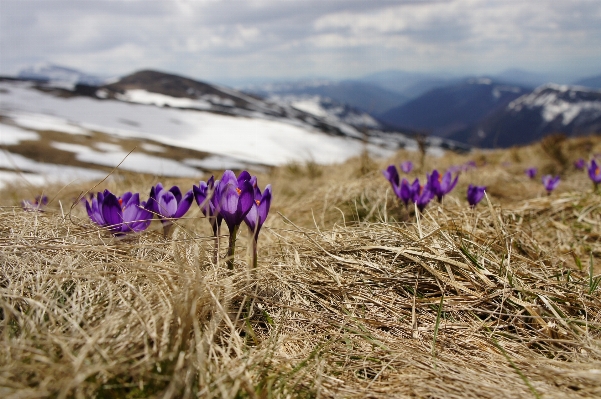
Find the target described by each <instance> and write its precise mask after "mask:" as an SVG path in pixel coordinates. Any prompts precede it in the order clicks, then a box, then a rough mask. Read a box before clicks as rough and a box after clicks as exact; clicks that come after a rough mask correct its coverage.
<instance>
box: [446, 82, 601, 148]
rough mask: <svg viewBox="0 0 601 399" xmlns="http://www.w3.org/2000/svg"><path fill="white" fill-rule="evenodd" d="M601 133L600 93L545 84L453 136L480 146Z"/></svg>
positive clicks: (509, 144)
mask: <svg viewBox="0 0 601 399" xmlns="http://www.w3.org/2000/svg"><path fill="white" fill-rule="evenodd" d="M598 132H601V90H591V89H587V88H584V87H581V86H566V85H556V84H546V85H543V86H540V87H538V88H537V89H535V90H534V91H533V92H532V93H529V94H525V95H523V96H520V97H518V98H516V99H515V100H513V101H511V102H510V103H509V104H508V105H507V106H506V107H504V108H503V109H501V110H499V111H497V112H495V113H494V114H492V115H490V116H489V117H487V118H485V119H483V120H482V121H480V122H479V123H477V124H476V125H474V126H472V127H470V128H469V129H466V130H465V131H463V132H460V133H459V134H458V135H457V136H455V137H453V138H455V139H457V140H461V141H463V140H465V141H467V142H469V143H470V144H475V145H480V146H484V147H497V146H499V147H507V146H511V145H516V144H526V143H529V142H533V141H536V140H540V139H541V138H542V137H543V136H544V135H546V134H549V133H564V134H566V135H584V134H590V133H598Z"/></svg>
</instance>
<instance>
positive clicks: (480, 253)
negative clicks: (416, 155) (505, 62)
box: [0, 141, 601, 398]
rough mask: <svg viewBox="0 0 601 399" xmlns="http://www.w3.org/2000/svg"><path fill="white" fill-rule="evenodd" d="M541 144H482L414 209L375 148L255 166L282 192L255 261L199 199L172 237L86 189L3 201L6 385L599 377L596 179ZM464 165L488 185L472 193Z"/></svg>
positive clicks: (349, 392) (449, 392)
mask: <svg viewBox="0 0 601 399" xmlns="http://www.w3.org/2000/svg"><path fill="white" fill-rule="evenodd" d="M594 145H598V142H597V141H594V144H593V148H594ZM566 148H567V146H566ZM540 151H541V150H540V148H532V147H526V148H518V149H512V150H509V151H496V152H483V153H481V154H480V155H481V156H482V157H484V158H486V165H483V166H481V167H480V168H478V169H477V170H476V171H471V172H468V173H466V174H464V175H463V176H462V177H461V183H460V187H458V188H457V192H456V195H453V196H450V197H448V198H445V201H444V203H443V204H433V205H432V206H431V207H429V208H428V209H427V211H426V213H425V214H424V215H421V216H420V215H417V217H416V215H415V213H414V211H412V210H405V209H404V208H402V207H401V206H399V205H398V203H397V201H396V200H395V199H394V198H392V193H391V192H390V189H389V188H388V183H387V182H386V181H385V180H384V179H383V178H382V177H381V176H380V169H383V166H384V163H382V164H379V166H380V168H378V167H377V166H378V165H376V166H373V165H372V163H374V162H376V161H373V160H370V161H369V163H366V160H365V159H363V160H362V159H356V160H352V161H350V162H348V163H346V164H344V165H334V166H328V167H324V166H320V167H319V170H320V171H321V173H314V171H311V169H310V168H309V166H307V167H295V168H290V167H288V168H278V169H275V170H273V171H270V172H268V173H267V174H265V175H260V176H259V181H260V182H261V183H265V182H271V183H272V184H273V187H274V191H275V195H274V201H275V202H274V204H273V209H272V212H273V213H272V215H271V216H270V219H269V220H268V223H267V226H266V227H265V228H264V232H262V235H261V238H260V240H259V246H260V248H259V251H260V255H259V267H258V268H257V269H252V270H251V269H250V268H249V267H248V264H249V258H248V257H245V256H244V251H245V249H247V248H246V247H247V245H246V240H247V236H245V235H242V236H241V237H240V239H239V246H240V248H241V249H239V250H238V251H237V252H238V253H239V254H241V256H240V257H239V258H238V259H237V260H236V267H235V269H234V270H233V271H230V270H228V269H227V268H225V267H224V265H223V264H215V263H214V260H213V259H214V257H213V255H212V254H213V250H214V248H213V240H212V238H211V237H210V232H209V225H208V222H206V221H204V220H202V217H201V216H202V215H201V214H200V212H198V211H197V210H195V211H194V212H192V213H191V214H190V215H189V216H188V217H187V218H186V219H184V220H181V221H179V222H178V224H177V227H176V229H175V233H174V235H173V237H172V239H170V240H165V239H164V238H163V237H162V235H161V234H160V229H159V226H156V227H155V229H156V231H151V232H150V233H145V234H140V235H136V236H133V237H130V238H128V239H125V240H115V239H113V238H110V236H108V235H107V234H106V233H105V232H103V231H100V230H98V229H96V228H95V227H94V226H93V225H91V224H90V223H89V222H88V221H87V220H86V218H85V214H84V212H83V211H82V209H81V208H79V207H75V208H73V210H72V212H71V214H69V209H68V208H69V207H68V206H65V207H64V209H63V211H62V212H61V211H60V209H59V208H57V206H56V202H55V205H54V207H52V206H51V207H50V208H51V209H50V210H49V212H47V213H31V212H30V213H26V212H23V211H22V210H20V209H18V208H14V207H10V206H4V207H2V208H0V260H1V268H2V269H1V272H0V293H1V295H0V309H1V314H0V316H1V317H0V339H1V340H2V342H1V344H0V348H1V349H0V395H1V396H2V397H6V398H33V397H57V398H67V397H69V398H70V397H77V398H80V397H81V398H86V397H101V398H117V397H129V398H135V397H157V398H159V397H160V398H175V397H178V398H179V397H183V398H189V397H209V398H210V397H224V398H230V397H231V398H234V397H252V398H263V397H265V398H267V397H350V398H364V397H372V398H384V397H446V398H447V397H448V398H488V397H490V398H498V397H543V396H544V397H550V398H552V397H558V398H563V397H567V396H569V397H575V398H578V397H582V398H588V397H596V396H600V395H601V378H599V376H600V374H601V346H600V343H601V340H600V338H601V287H599V286H598V285H597V286H596V287H595V281H597V278H598V273H599V271H600V267H601V264H600V259H601V239H600V236H599V231H600V230H599V226H600V225H601V211H600V208H601V200H600V199H601V197H600V196H599V195H598V194H594V193H592V192H591V190H590V189H586V190H583V189H582V187H587V188H588V187H589V186H587V185H586V180H585V176H584V177H583V176H582V175H581V174H577V173H576V172H574V171H567V172H566V177H565V179H564V182H562V186H560V189H559V191H558V192H557V193H554V194H553V195H551V196H546V195H544V193H543V191H544V190H542V189H541V188H540V187H539V185H540V183H538V182H536V181H530V180H528V179H527V178H526V177H525V176H523V173H522V169H523V168H524V166H526V165H525V164H524V163H523V162H526V161H527V162H538V163H539V164H538V165H537V166H544V165H545V164H546V163H547V162H552V161H550V160H548V159H547V158H545V157H544V155H540ZM532 154H539V155H536V156H535V155H532ZM480 155H478V154H472V155H471V157H479V156H480ZM407 156H408V155H407V154H405V153H399V154H398V155H397V157H396V158H395V160H394V161H395V162H397V163H398V159H406V157H407ZM566 156H568V157H569V156H570V154H568V155H566ZM467 159H469V158H468V157H466V156H463V157H462V156H457V155H449V156H447V157H445V158H442V159H437V160H435V159H431V158H426V160H425V163H426V166H427V167H432V166H437V167H439V169H444V167H446V166H450V165H451V164H456V163H460V162H465V161H466V160H467ZM520 159H522V160H525V161H522V163H519V160H520ZM507 160H512V162H513V165H509V166H501V165H502V163H503V162H506V161H507ZM367 164H369V165H370V166H369V168H363V169H362V167H363V166H365V165H367ZM412 176H413V175H412ZM143 183H144V182H137V183H136V182H135V181H132V182H127V184H128V185H127V186H126V185H125V183H123V182H122V181H119V180H115V181H112V182H108V183H106V184H107V185H109V186H110V187H111V188H112V189H114V190H116V191H119V189H122V191H124V189H125V188H128V189H129V188H135V189H140V190H145V188H144V187H142V185H143ZM164 183H165V184H171V183H172V182H164ZM469 183H477V184H485V185H488V186H490V187H491V190H489V195H488V198H487V200H485V201H484V202H483V203H482V204H480V205H479V206H478V207H476V208H475V209H469V208H468V207H467V204H466V202H465V199H464V198H463V196H462V195H463V194H462V193H463V191H464V190H465V187H466V186H467V185H468V184H469ZM129 184H133V186H130V185H129ZM136 184H138V186H136ZM493 187H500V188H497V190H498V191H499V194H496V191H495V193H494V194H493V193H492V192H493V191H494V190H492V188H493ZM82 188H85V187H82ZM88 188H89V187H88ZM52 189H54V188H49V190H52ZM69 190H71V191H69ZM69 190H64V191H63V194H61V195H59V196H58V197H57V198H59V197H61V196H62V198H63V199H64V201H65V202H64V203H68V198H69V197H70V196H75V195H74V194H75V193H76V192H77V191H78V187H73V188H70V189H69ZM502 190H505V191H507V193H506V194H505V195H501V192H502ZM15 192H17V193H18V191H15ZM67 193H68V194H67ZM57 201H58V200H57ZM155 223H156V222H155ZM222 255H223V254H222Z"/></svg>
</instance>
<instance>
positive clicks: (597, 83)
mask: <svg viewBox="0 0 601 399" xmlns="http://www.w3.org/2000/svg"><path fill="white" fill-rule="evenodd" d="M574 84H575V85H577V86H584V87H588V88H589V89H601V75H597V76H591V77H588V78H584V79H580V80H577V81H575V82H574Z"/></svg>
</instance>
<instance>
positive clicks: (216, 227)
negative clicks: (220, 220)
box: [211, 218, 221, 266]
mask: <svg viewBox="0 0 601 399" xmlns="http://www.w3.org/2000/svg"><path fill="white" fill-rule="evenodd" d="M211 227H212V229H213V237H214V238H215V248H214V249H213V252H214V253H213V255H214V258H215V259H214V260H215V265H216V266H219V234H220V233H221V232H220V230H221V229H220V228H219V225H218V224H217V218H213V219H211Z"/></svg>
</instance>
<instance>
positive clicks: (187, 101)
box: [115, 89, 211, 109]
mask: <svg viewBox="0 0 601 399" xmlns="http://www.w3.org/2000/svg"><path fill="white" fill-rule="evenodd" d="M115 97H116V98H117V99H118V100H121V101H128V102H132V103H138V104H147V105H156V106H159V107H165V106H169V107H173V108H193V109H211V103H209V102H207V101H201V100H193V99H191V98H177V97H171V96H167V95H165V94H160V93H151V92H149V91H146V90H142V89H135V90H127V91H126V92H125V93H124V94H116V95H115Z"/></svg>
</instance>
